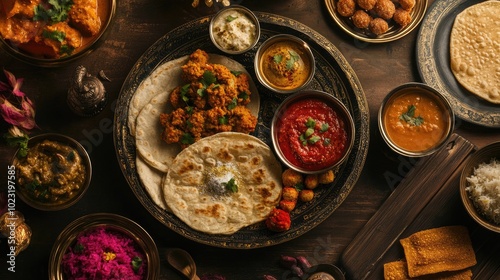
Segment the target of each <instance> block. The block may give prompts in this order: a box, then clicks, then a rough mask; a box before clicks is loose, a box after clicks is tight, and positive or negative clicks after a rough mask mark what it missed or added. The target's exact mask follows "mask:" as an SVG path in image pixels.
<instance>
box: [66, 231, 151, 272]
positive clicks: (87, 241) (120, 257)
mask: <svg viewBox="0 0 500 280" xmlns="http://www.w3.org/2000/svg"><path fill="white" fill-rule="evenodd" d="M62 270H63V273H64V276H65V277H64V278H65V279H68V280H72V279H74V280H84V279H95V280H99V279H106V280H112V279H128V280H139V279H144V278H145V277H144V275H145V274H146V271H147V270H146V259H145V256H144V253H143V252H142V250H140V249H139V247H138V246H137V244H136V243H135V242H134V240H132V239H131V238H130V237H128V236H126V235H125V234H123V233H121V232H119V231H116V230H112V229H107V228H105V227H98V228H95V229H91V230H89V231H87V232H85V233H84V234H82V235H80V236H79V237H78V238H77V240H76V242H75V243H74V245H73V246H71V247H69V248H68V251H67V252H66V254H65V255H64V256H63V260H62Z"/></svg>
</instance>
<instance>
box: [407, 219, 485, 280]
mask: <svg viewBox="0 0 500 280" xmlns="http://www.w3.org/2000/svg"><path fill="white" fill-rule="evenodd" d="M400 242H401V245H403V249H404V253H405V257H406V261H407V262H408V275H410V277H418V276H422V275H427V274H433V273H438V272H443V271H457V270H462V269H465V268H468V267H471V266H473V265H475V264H476V256H475V253H474V249H473V248H472V243H471V240H470V237H469V232H468V230H467V228H466V227H464V226H446V227H440V228H433V229H428V230H423V231H420V232H417V233H414V234H412V235H410V236H409V237H407V238H404V239H401V240H400Z"/></svg>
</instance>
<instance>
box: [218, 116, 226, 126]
mask: <svg viewBox="0 0 500 280" xmlns="http://www.w3.org/2000/svg"><path fill="white" fill-rule="evenodd" d="M227 123H228V121H227V117H226V116H224V117H220V118H219V124H227Z"/></svg>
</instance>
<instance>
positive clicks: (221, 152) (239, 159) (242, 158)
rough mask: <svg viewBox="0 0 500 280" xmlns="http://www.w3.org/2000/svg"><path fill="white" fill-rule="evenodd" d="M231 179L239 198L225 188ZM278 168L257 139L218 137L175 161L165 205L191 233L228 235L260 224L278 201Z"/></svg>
mask: <svg viewBox="0 0 500 280" xmlns="http://www.w3.org/2000/svg"><path fill="white" fill-rule="evenodd" d="M231 179H234V182H235V183H236V185H237V186H238V187H237V192H232V191H227V190H226V189H225V187H224V184H225V183H227V182H229V181H230V180H231ZM280 179H281V164H280V163H279V162H278V160H277V159H276V158H275V157H274V154H273V152H272V151H271V150H270V148H269V146H267V145H266V144H265V143H264V142H262V141H261V140H259V139H258V138H256V137H254V136H251V135H248V134H243V133H237V132H221V133H218V134H215V135H212V136H209V137H206V138H203V139H201V140H199V141H198V142H196V143H194V144H192V145H190V146H189V147H187V148H186V149H184V150H183V151H182V152H181V153H179V154H178V155H177V157H176V158H175V159H174V161H173V163H172V166H171V168H170V170H169V172H168V174H167V176H166V178H165V180H164V185H163V194H164V198H165V202H166V203H167V205H168V206H169V207H170V209H172V212H173V213H174V214H175V215H176V216H177V217H179V219H180V220H182V221H183V222H185V223H186V224H187V225H188V226H190V227H191V228H193V229H195V230H198V231H201V232H205V233H210V234H232V233H234V232H236V231H238V230H239V229H241V228H243V227H245V226H248V225H251V224H254V223H257V222H260V221H263V220H265V219H266V217H267V216H268V215H269V213H270V211H271V210H272V209H273V208H274V207H275V206H276V205H277V204H278V202H279V200H280V196H281V189H282V188H281V183H280Z"/></svg>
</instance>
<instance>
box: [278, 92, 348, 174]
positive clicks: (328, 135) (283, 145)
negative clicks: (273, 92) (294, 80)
mask: <svg viewBox="0 0 500 280" xmlns="http://www.w3.org/2000/svg"><path fill="white" fill-rule="evenodd" d="M354 138H355V128H354V121H353V119H352V116H351V114H350V112H349V110H348V108H347V107H346V106H345V105H344V104H343V103H342V102H341V101H340V100H339V99H338V98H336V97H335V96H333V95H332V94H330V93H327V92H323V91H318V90H304V91H300V92H297V93H294V94H292V95H291V96H289V97H288V98H287V99H285V101H283V102H282V103H281V105H280V106H279V107H278V109H277V110H276V112H275V114H274V117H273V120H272V124H271V139H272V142H273V147H274V149H275V151H276V154H277V156H278V157H279V159H280V160H281V161H282V162H283V163H284V164H285V165H286V166H288V167H289V168H292V169H294V170H296V171H298V172H301V173H304V174H315V173H321V172H325V171H327V170H331V169H333V168H335V167H336V166H338V165H340V164H341V163H342V162H343V161H344V160H345V159H346V158H347V157H348V155H349V153H350V151H351V150H352V147H353V145H354Z"/></svg>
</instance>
